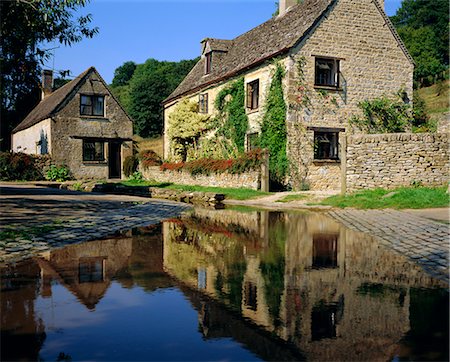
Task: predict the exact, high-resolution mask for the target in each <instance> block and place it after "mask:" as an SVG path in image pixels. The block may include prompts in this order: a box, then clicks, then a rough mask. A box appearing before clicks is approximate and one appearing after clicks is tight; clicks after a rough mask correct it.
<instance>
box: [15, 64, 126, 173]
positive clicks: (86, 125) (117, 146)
mask: <svg viewBox="0 0 450 362" xmlns="http://www.w3.org/2000/svg"><path fill="white" fill-rule="evenodd" d="M52 78H53V74H52V72H51V71H48V70H47V71H44V75H43V82H42V83H43V84H42V89H43V92H42V93H43V94H42V100H41V102H40V103H39V104H38V105H37V106H36V107H35V108H34V109H33V110H32V111H31V112H30V114H28V116H27V117H26V118H25V119H24V120H23V121H22V122H21V123H20V124H19V125H18V126H17V127H16V128H15V129H14V130H13V135H12V149H13V151H14V152H24V153H28V154H37V155H40V154H49V155H51V158H52V161H53V162H54V163H55V164H57V165H65V166H67V167H69V169H70V171H71V172H72V174H73V176H74V177H75V178H77V179H90V178H92V179H108V178H121V177H122V169H123V161H124V159H125V157H126V156H128V155H132V136H133V123H132V121H131V119H130V117H129V116H128V115H127V113H126V112H125V110H124V109H123V107H122V106H121V105H120V103H119V102H118V101H117V99H116V98H115V97H114V96H113V94H112V93H111V91H110V90H109V88H108V86H107V84H106V82H105V81H104V80H103V78H102V77H101V76H100V74H99V73H98V72H97V70H96V69H95V68H94V67H90V68H89V69H87V70H86V71H84V72H83V73H81V74H80V75H79V76H78V77H76V78H75V79H73V80H71V81H70V82H69V83H67V84H65V85H64V86H62V87H61V88H58V89H57V90H55V91H54V92H53V91H52V85H53V84H52V83H53V80H52Z"/></svg>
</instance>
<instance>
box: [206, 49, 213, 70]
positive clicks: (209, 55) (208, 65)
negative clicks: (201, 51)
mask: <svg viewBox="0 0 450 362" xmlns="http://www.w3.org/2000/svg"><path fill="white" fill-rule="evenodd" d="M211 67H212V52H209V53H207V54H206V55H205V74H209V73H211Z"/></svg>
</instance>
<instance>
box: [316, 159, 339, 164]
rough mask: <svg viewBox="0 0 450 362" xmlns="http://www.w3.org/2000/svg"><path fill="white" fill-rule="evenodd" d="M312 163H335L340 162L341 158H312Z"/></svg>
mask: <svg viewBox="0 0 450 362" xmlns="http://www.w3.org/2000/svg"><path fill="white" fill-rule="evenodd" d="M313 163H314V164H336V163H341V160H332V159H323V160H313Z"/></svg>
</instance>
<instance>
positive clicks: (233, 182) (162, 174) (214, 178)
mask: <svg viewBox="0 0 450 362" xmlns="http://www.w3.org/2000/svg"><path fill="white" fill-rule="evenodd" d="M140 170H141V172H142V175H143V176H144V178H145V179H146V180H155V181H157V182H174V183H177V184H180V185H196V186H216V187H234V188H240V187H245V188H249V189H253V190H259V189H260V188H261V173H260V171H257V170H255V171H249V172H245V173H242V174H230V173H227V172H225V173H220V174H211V175H195V176H192V175H191V174H190V173H189V172H185V171H170V170H166V171H161V170H160V169H159V166H152V167H148V168H143V167H141V168H140Z"/></svg>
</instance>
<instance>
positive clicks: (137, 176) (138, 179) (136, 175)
mask: <svg viewBox="0 0 450 362" xmlns="http://www.w3.org/2000/svg"><path fill="white" fill-rule="evenodd" d="M129 180H130V181H131V182H134V183H138V184H140V183H142V182H144V176H142V173H141V172H139V171H135V172H133V174H132V175H131V176H130V177H129Z"/></svg>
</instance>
